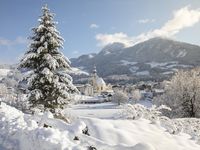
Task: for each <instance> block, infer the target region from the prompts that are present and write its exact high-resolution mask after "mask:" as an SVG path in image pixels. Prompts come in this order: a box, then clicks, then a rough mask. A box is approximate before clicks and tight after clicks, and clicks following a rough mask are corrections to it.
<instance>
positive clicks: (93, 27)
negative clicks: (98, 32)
mask: <svg viewBox="0 0 200 150" xmlns="http://www.w3.org/2000/svg"><path fill="white" fill-rule="evenodd" d="M90 28H91V29H97V28H99V25H97V24H95V23H92V24H91V25H90Z"/></svg>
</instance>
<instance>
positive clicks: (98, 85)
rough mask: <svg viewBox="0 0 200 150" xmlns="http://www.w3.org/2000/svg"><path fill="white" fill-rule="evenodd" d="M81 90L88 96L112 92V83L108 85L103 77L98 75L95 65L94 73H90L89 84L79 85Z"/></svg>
mask: <svg viewBox="0 0 200 150" xmlns="http://www.w3.org/2000/svg"><path fill="white" fill-rule="evenodd" d="M77 88H78V89H79V91H80V92H81V93H82V94H84V95H88V96H95V95H102V93H112V92H113V90H112V86H111V84H108V85H106V83H105V81H104V80H103V78H101V77H99V76H98V75H97V69H96V66H94V68H93V71H92V73H91V74H90V77H89V80H88V84H85V85H79V86H77Z"/></svg>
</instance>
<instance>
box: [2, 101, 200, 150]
mask: <svg viewBox="0 0 200 150" xmlns="http://www.w3.org/2000/svg"><path fill="white" fill-rule="evenodd" d="M121 109H123V108H122V107H119V106H117V105H115V104H113V103H102V104H77V105H71V106H69V108H67V109H65V110H64V112H63V113H64V114H65V115H66V116H67V117H70V118H71V119H72V123H70V124H69V123H66V122H64V121H62V120H59V119H55V118H54V117H53V115H52V114H51V113H50V112H46V113H44V114H41V113H38V114H35V115H28V114H23V113H22V112H21V111H19V110H17V109H15V108H13V107H11V106H8V105H6V104H5V103H2V104H1V106H0V150H4V149H5V150H62V149H63V150H87V149H89V146H94V147H96V149H98V150H200V145H199V144H196V143H197V142H196V141H195V140H193V139H192V138H191V136H190V135H188V134H185V133H182V132H181V133H179V134H177V135H174V134H170V133H169V132H168V131H167V130H166V129H165V128H164V127H162V126H161V125H160V124H159V123H156V124H154V123H152V122H151V121H149V120H146V119H143V118H141V119H138V120H127V119H123V118H119V117H117V116H118V115H119V112H120V111H121ZM44 124H46V125H48V126H51V127H44V126H45V125H44ZM86 126H87V127H88V129H89V134H90V135H89V136H88V135H85V134H83V132H82V130H84V129H85V128H86ZM75 136H77V137H78V139H79V140H74V138H75Z"/></svg>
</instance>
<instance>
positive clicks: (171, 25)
mask: <svg viewBox="0 0 200 150" xmlns="http://www.w3.org/2000/svg"><path fill="white" fill-rule="evenodd" d="M199 21H200V10H199V9H196V10H194V9H190V8H189V6H186V7H183V8H181V9H179V10H177V11H175V12H174V13H173V18H172V19H171V20H168V21H167V22H166V23H165V24H164V25H163V26H162V27H161V28H159V29H155V30H152V31H149V32H146V33H141V34H139V35H138V36H136V37H130V36H128V35H127V34H125V33H123V32H119V33H114V34H97V35H96V39H97V40H98V42H99V43H98V46H105V45H107V44H109V43H113V42H121V43H124V44H125V45H126V46H127V47H128V46H131V45H135V44H137V43H140V42H143V41H145V40H148V39H150V38H154V37H167V38H170V37H173V36H174V35H176V34H177V33H179V32H180V31H181V30H183V29H185V28H187V27H192V26H193V25H195V24H196V23H198V22H199Z"/></svg>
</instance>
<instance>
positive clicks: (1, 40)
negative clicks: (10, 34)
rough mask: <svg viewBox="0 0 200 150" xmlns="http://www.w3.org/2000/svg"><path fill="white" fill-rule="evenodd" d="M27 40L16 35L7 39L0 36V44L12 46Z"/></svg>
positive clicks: (24, 42)
mask: <svg viewBox="0 0 200 150" xmlns="http://www.w3.org/2000/svg"><path fill="white" fill-rule="evenodd" d="M27 43H28V40H27V39H26V38H24V37H21V36H19V37H17V38H16V39H15V40H8V39H5V38H1V37H0V46H13V45H18V44H27Z"/></svg>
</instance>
